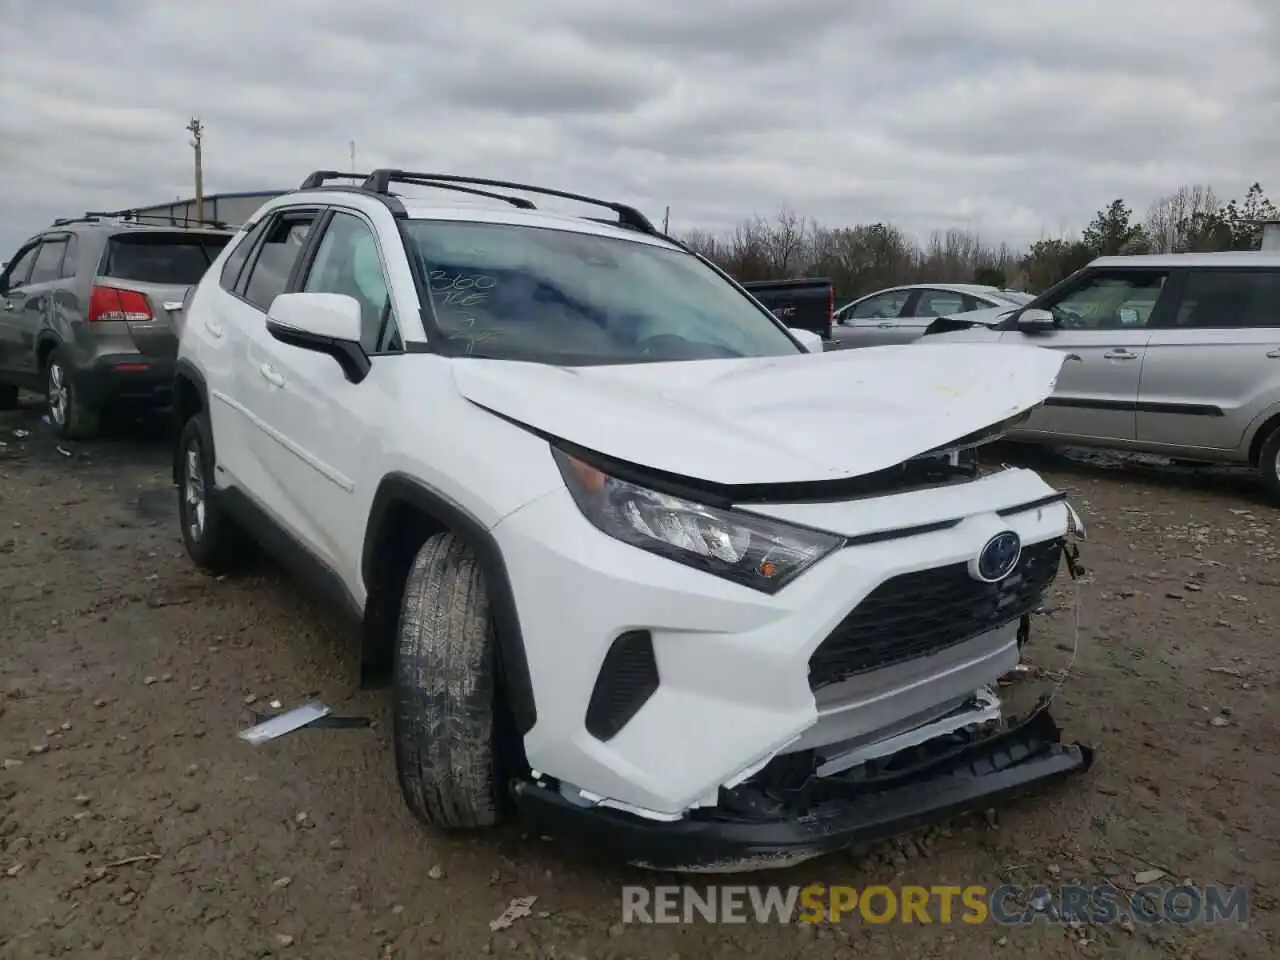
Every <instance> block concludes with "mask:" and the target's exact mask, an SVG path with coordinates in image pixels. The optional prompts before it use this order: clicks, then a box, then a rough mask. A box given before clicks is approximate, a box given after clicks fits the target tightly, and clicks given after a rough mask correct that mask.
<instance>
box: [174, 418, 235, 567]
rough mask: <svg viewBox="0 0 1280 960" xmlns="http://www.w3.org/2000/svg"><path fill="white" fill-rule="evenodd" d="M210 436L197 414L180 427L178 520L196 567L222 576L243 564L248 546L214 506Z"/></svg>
mask: <svg viewBox="0 0 1280 960" xmlns="http://www.w3.org/2000/svg"><path fill="white" fill-rule="evenodd" d="M210 436H211V432H210V430H209V419H208V417H207V416H206V415H205V414H204V413H197V414H196V415H195V416H193V417H191V418H190V419H189V420H188V421H187V422H186V423H185V424H184V425H183V428H182V433H181V434H180V435H179V437H178V520H179V523H180V524H181V527H182V542H183V544H184V545H185V546H186V548H187V553H188V554H189V555H190V557H191V559H192V560H194V561H195V564H196V566H198V567H200V568H201V569H202V570H204V571H206V572H207V573H212V574H223V573H229V572H231V571H232V570H234V569H236V568H237V567H238V566H239V565H240V564H241V563H242V562H244V560H245V558H246V556H247V555H248V553H249V549H250V545H249V541H248V538H247V537H246V536H245V535H244V533H243V532H242V531H241V529H240V528H239V527H238V526H237V525H236V523H235V521H234V520H232V519H231V517H229V516H227V514H226V512H225V511H224V510H222V508H221V507H220V505H219V504H218V498H217V493H216V491H214V490H213V487H212V480H213V443H212V442H211V440H210ZM201 506H203V508H204V509H203V515H201V513H200V510H199V508H200V507H201Z"/></svg>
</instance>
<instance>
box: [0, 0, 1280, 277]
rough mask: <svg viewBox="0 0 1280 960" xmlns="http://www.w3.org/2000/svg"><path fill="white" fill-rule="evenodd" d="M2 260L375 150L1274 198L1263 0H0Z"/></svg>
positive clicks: (689, 180) (740, 178)
mask: <svg viewBox="0 0 1280 960" xmlns="http://www.w3.org/2000/svg"><path fill="white" fill-rule="evenodd" d="M0 37H2V38H3V45H2V47H0V247H3V251H0V259H5V258H7V257H8V256H9V254H10V253H11V252H12V250H13V248H14V247H15V245H16V244H17V243H18V242H19V241H20V240H21V239H22V238H24V237H25V236H27V235H28V234H29V233H30V232H32V231H34V230H36V229H39V228H41V227H43V226H45V225H46V224H47V223H48V222H49V220H50V219H51V218H53V217H55V216H61V215H67V214H71V213H77V212H81V211H83V210H85V209H86V208H94V209H101V208H104V207H106V208H115V207H121V206H126V205H136V204H146V203H156V202H162V201H168V200H172V199H174V198H175V197H177V196H179V195H181V196H184V197H185V196H190V195H191V193H192V175H191V160H192V151H191V149H190V147H189V145H188V140H189V135H188V134H187V133H186V132H185V131H184V129H183V127H184V126H185V124H186V123H187V122H188V121H189V120H190V118H191V117H192V116H193V115H197V116H199V117H200V119H201V120H202V121H203V123H204V125H205V128H206V135H205V184H206V190H207V191H209V192H216V191H237V190H253V189H264V188H279V187H290V186H294V185H296V184H297V183H298V182H299V181H300V180H301V178H302V177H303V176H304V175H305V174H306V173H307V172H308V171H309V170H312V169H315V168H319V167H339V168H344V169H345V168H347V167H348V166H349V163H350V160H349V146H348V144H349V142H350V141H352V140H354V141H355V143H356V163H357V166H358V167H360V168H362V169H363V168H368V167H372V166H377V165H396V166H401V167H407V168H416V169H420V170H432V171H436V172H458V173H473V174H476V175H481V176H496V177H503V178H510V179H520V180H526V181H531V182H538V183H542V184H545V185H549V186H556V187H560V188H561V189H568V190H574V191H578V192H587V193H593V194H596V195H602V196H608V197H611V198H616V199H620V200H627V201H629V202H632V203H635V204H637V205H639V206H640V207H641V208H642V209H644V210H645V211H646V212H648V213H650V215H651V216H652V217H653V218H654V219H660V218H661V216H662V213H663V208H664V207H665V206H667V205H670V207H671V225H672V229H673V230H685V229H688V228H691V227H703V228H710V229H720V228H725V227H727V226H729V225H731V224H732V223H734V222H735V221H737V220H739V219H741V218H743V217H744V216H748V215H750V214H752V213H761V214H765V215H768V214H770V213H772V212H775V211H777V210H778V209H780V208H782V207H788V208H790V209H793V210H795V211H796V212H798V213H801V214H804V215H806V216H810V217H813V218H816V219H817V220H819V221H821V222H823V223H826V224H829V225H837V224H844V223H855V222H866V221H875V220H881V219H888V220H891V221H894V222H896V223H898V224H899V225H901V226H902V227H904V228H906V229H907V230H909V231H911V232H912V233H914V234H916V235H920V236H923V235H927V234H928V233H929V232H930V231H931V230H934V229H938V228H945V227H950V226H962V227H968V228H971V229H975V230H978V231H980V232H981V233H982V234H983V235H984V237H985V238H988V239H991V240H1008V241H1011V242H1023V241H1026V240H1029V239H1034V238H1035V237H1037V236H1041V235H1046V234H1048V235H1056V234H1058V233H1060V232H1062V231H1063V230H1065V229H1077V228H1079V227H1080V226H1082V225H1083V223H1084V222H1085V221H1086V220H1087V219H1088V218H1089V216H1090V214H1091V213H1092V212H1093V211H1094V210H1096V209H1097V208H1098V207H1099V206H1101V205H1103V204H1104V203H1106V202H1108V201H1109V200H1111V199H1113V198H1114V197H1117V196H1124V197H1126V198H1128V199H1130V201H1131V202H1132V203H1134V205H1135V206H1138V207H1140V208H1141V207H1144V206H1145V205H1146V203H1147V202H1148V201H1149V200H1150V199H1152V198H1153V197H1155V196H1157V195H1159V194H1161V193H1165V192H1168V191H1169V190H1171V189H1173V188H1175V187H1176V186H1177V185H1179V184H1181V183H1188V182H1201V183H1207V184H1210V185H1212V186H1214V187H1215V188H1216V189H1217V190H1218V191H1219V192H1220V193H1222V194H1223V195H1225V196H1230V195H1233V194H1241V193H1243V191H1244V189H1245V188H1246V187H1247V186H1248V184H1249V183H1251V182H1253V181H1254V180H1261V181H1262V183H1263V186H1264V187H1270V188H1271V189H1270V191H1269V192H1271V194H1272V195H1273V196H1275V195H1276V194H1280V122H1277V120H1278V117H1280V56H1277V53H1276V52H1277V51H1280V2H1277V0H1069V2H1064V0H1016V2H1015V0H982V2H975V0H536V2H535V0H525V2H518V0H466V2H461V3H454V2H450V3H445V2H443V0H440V2H435V3H424V2H409V0H340V2H339V0H220V2H217V3H198V4H197V3H188V2H183V0H56V2H54V0H0Z"/></svg>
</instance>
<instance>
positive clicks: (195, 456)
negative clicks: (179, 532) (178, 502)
mask: <svg viewBox="0 0 1280 960" xmlns="http://www.w3.org/2000/svg"><path fill="white" fill-rule="evenodd" d="M183 459H184V461H185V468H184V471H183V472H184V477H183V484H182V489H183V496H184V498H185V500H186V503H187V532H188V533H189V534H190V536H191V540H192V542H193V543H199V542H200V540H201V538H202V537H204V523H205V487H204V471H203V470H202V469H201V468H200V446H199V444H197V443H191V444H189V445H188V446H187V449H186V453H185V455H184V457H183Z"/></svg>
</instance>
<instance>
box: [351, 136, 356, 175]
mask: <svg viewBox="0 0 1280 960" xmlns="http://www.w3.org/2000/svg"><path fill="white" fill-rule="evenodd" d="M351 172H352V173H355V172H356V142H355V141H354V140H352V141H351Z"/></svg>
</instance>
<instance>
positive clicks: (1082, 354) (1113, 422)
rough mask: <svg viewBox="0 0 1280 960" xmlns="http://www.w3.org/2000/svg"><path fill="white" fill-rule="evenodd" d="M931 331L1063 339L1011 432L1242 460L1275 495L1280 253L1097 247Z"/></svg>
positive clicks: (966, 336) (1033, 340)
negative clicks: (1050, 383)
mask: <svg viewBox="0 0 1280 960" xmlns="http://www.w3.org/2000/svg"><path fill="white" fill-rule="evenodd" d="M974 321H979V322H974ZM927 333H928V335H927V336H926V337H925V338H924V339H923V340H921V341H920V342H922V343H926V344H927V343H936V342H939V341H955V340H967V341H975V340H978V341H990V340H1000V341H1002V342H1005V343H1026V344H1037V345H1039V346H1043V347H1050V348H1053V349H1055V350H1065V351H1067V353H1068V362H1067V363H1065V364H1064V365H1063V367H1062V373H1061V374H1060V375H1059V377H1058V383H1057V387H1056V388H1055V390H1054V393H1053V396H1051V397H1050V398H1049V399H1048V401H1046V403H1045V405H1044V406H1043V407H1041V408H1039V409H1038V410H1036V411H1035V412H1034V413H1033V414H1032V415H1031V418H1030V419H1029V420H1027V421H1026V423H1024V424H1023V425H1022V426H1021V427H1020V428H1019V429H1018V430H1017V431H1016V432H1011V433H1010V434H1009V436H1010V438H1013V439H1022V440H1037V441H1044V440H1052V441H1058V442H1063V443H1073V444H1080V445H1085V446H1098V447H1114V448H1123V449H1129V450H1136V451H1140V452H1147V453H1156V454H1163V455H1165V456H1169V457H1174V458H1177V459H1182V460H1191V461H1198V462H1207V463H1241V464H1249V465H1252V466H1253V467H1255V468H1257V469H1258V471H1259V473H1260V475H1261V476H1262V478H1263V480H1264V482H1265V483H1266V484H1267V486H1268V487H1269V489H1270V491H1271V493H1272V494H1273V495H1274V496H1275V497H1276V498H1277V499H1278V500H1280V251H1246V252H1238V253H1188V254H1166V255H1160V256H1141V257H1102V258H1100V259H1098V260H1094V261H1093V262H1092V263H1090V264H1089V265H1088V266H1087V267H1085V268H1084V269H1083V270H1080V271H1079V272H1077V273H1076V274H1074V275H1072V276H1070V277H1068V278H1067V279H1066V280H1064V281H1062V282H1061V283H1059V284H1057V285H1056V286H1054V287H1052V288H1050V289H1049V290H1047V291H1045V292H1044V293H1042V294H1041V295H1040V296H1039V297H1037V298H1036V299H1035V300H1033V301H1032V302H1031V303H1029V304H1027V305H1026V306H1023V307H1020V308H1017V309H1014V310H1009V311H1007V312H1006V313H1005V315H1004V316H1002V317H998V318H997V317H983V318H977V317H971V318H970V317H964V316H958V317H955V318H942V319H939V320H937V321H935V322H934V324H933V325H932V326H931V327H930V329H929V331H928V332H927Z"/></svg>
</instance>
